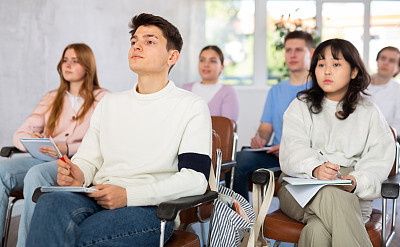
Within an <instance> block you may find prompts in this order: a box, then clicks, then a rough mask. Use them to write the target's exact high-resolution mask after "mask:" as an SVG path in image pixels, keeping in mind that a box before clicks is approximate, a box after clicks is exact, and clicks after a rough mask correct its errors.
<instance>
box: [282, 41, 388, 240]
mask: <svg viewBox="0 0 400 247" xmlns="http://www.w3.org/2000/svg"><path fill="white" fill-rule="evenodd" d="M310 76H311V79H312V87H311V88H310V89H308V90H305V91H302V92H300V93H299V94H298V95H297V98H296V99H295V100H293V102H292V103H291V104H290V106H289V108H288V109H287V111H286V112H285V115H284V118H283V134H282V141H281V147H280V155H279V161H280V164H281V169H282V171H283V173H285V174H286V175H289V176H292V177H301V178H309V179H312V178H317V179H320V180H334V179H338V178H341V179H349V180H351V181H352V185H340V186H335V185H327V186H324V187H323V188H322V189H320V190H319V191H318V192H317V194H316V195H315V196H314V197H313V198H312V199H311V200H310V201H309V202H308V203H307V204H306V205H305V206H304V208H303V207H301V206H300V205H299V204H298V203H297V201H296V200H295V199H294V198H293V196H292V195H291V194H290V193H289V192H288V190H287V189H286V187H285V185H286V184H287V183H286V182H283V181H282V179H280V183H281V184H282V185H283V186H282V188H281V189H280V190H279V192H278V197H279V200H280V207H281V210H282V211H283V212H284V213H285V214H286V215H288V216H289V217H291V218H293V219H295V220H297V221H300V222H302V223H304V224H306V226H305V227H304V229H303V230H302V232H301V236H300V240H299V246H372V245H371V242H370V240H369V237H368V234H367V231H366V230H365V223H366V222H367V221H368V220H369V217H370V215H371V212H372V200H373V199H376V198H378V197H380V188H381V183H382V182H383V180H384V179H386V178H387V176H388V174H389V172H390V170H391V168H392V165H393V161H394V156H395V144H394V138H393V135H392V132H391V130H390V128H389V126H388V124H387V123H386V121H385V120H384V117H383V116H382V114H381V113H380V111H379V110H378V109H377V107H376V106H375V105H374V104H372V103H371V102H370V101H368V100H367V99H365V98H364V97H363V96H362V94H364V92H365V90H366V88H367V86H368V84H369V83H370V81H371V79H370V76H369V75H368V73H367V70H366V69H365V66H364V64H363V62H362V60H361V58H360V55H359V53H358V51H357V49H356V48H355V47H354V46H353V45H352V44H351V43H350V42H348V41H346V40H341V39H331V40H327V41H325V42H323V43H321V44H320V45H319V46H318V47H317V48H316V49H315V52H314V54H313V57H312V59H311V66H310ZM282 176H284V175H282Z"/></svg>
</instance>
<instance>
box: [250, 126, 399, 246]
mask: <svg viewBox="0 0 400 247" xmlns="http://www.w3.org/2000/svg"><path fill="white" fill-rule="evenodd" d="M391 129H392V133H393V136H394V139H395V141H396V136H397V135H396V131H395V130H394V129H393V128H391ZM399 151H400V148H399V143H398V142H397V141H396V154H395V162H394V164H393V168H392V170H391V172H390V175H389V178H388V179H386V180H385V181H384V182H383V183H382V188H381V196H382V211H380V210H379V209H376V208H374V209H373V210H372V215H371V219H370V220H369V222H367V223H366V224H365V227H366V229H367V232H368V235H369V237H370V239H371V242H372V245H373V246H374V247H387V246H389V245H390V242H391V241H392V239H393V237H394V235H395V233H396V232H395V226H396V215H397V207H396V202H397V198H398V196H399V188H400V174H399ZM252 181H253V182H255V183H258V184H263V185H266V184H268V181H269V173H267V172H265V171H262V170H257V171H255V172H254V173H253V178H252ZM388 199H392V204H393V208H392V217H391V220H389V221H388V215H387V200H388ZM304 226H305V225H304V224H303V223H301V222H298V221H296V220H293V219H291V218H289V217H288V216H286V215H285V214H284V213H283V212H282V211H281V210H280V209H278V210H276V211H274V212H272V213H269V214H267V216H266V217H265V221H264V236H265V237H266V238H268V239H273V240H275V244H274V247H276V246H279V245H280V243H281V242H289V243H295V244H297V242H298V241H299V238H300V233H301V231H302V229H303V228H304ZM388 228H389V229H390V230H389V232H387V229H388Z"/></svg>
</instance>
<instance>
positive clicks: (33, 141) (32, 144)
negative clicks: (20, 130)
mask: <svg viewBox="0 0 400 247" xmlns="http://www.w3.org/2000/svg"><path fill="white" fill-rule="evenodd" d="M21 143H22V145H24V147H25V148H26V150H27V151H28V152H29V153H30V154H31V155H32V157H34V158H36V159H40V160H43V161H53V160H56V159H55V158H53V157H51V156H49V155H46V154H44V153H42V152H40V151H39V147H53V148H54V149H55V150H56V152H57V154H58V156H59V157H61V153H60V150H58V148H57V146H56V145H55V143H54V142H53V141H52V140H51V139H50V138H22V139H21Z"/></svg>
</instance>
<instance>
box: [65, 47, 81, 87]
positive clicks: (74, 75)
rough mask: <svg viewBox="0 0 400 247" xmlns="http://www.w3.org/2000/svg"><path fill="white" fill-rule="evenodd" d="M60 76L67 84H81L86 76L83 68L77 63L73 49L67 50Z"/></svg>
mask: <svg viewBox="0 0 400 247" xmlns="http://www.w3.org/2000/svg"><path fill="white" fill-rule="evenodd" d="M61 70H62V75H63V77H64V79H65V80H66V81H68V82H69V83H83V80H84V79H85V76H86V71H85V68H83V66H82V65H81V64H80V63H79V61H78V57H77V56H76V54H75V50H74V49H67V50H66V51H65V54H64V60H63V63H62V65H61Z"/></svg>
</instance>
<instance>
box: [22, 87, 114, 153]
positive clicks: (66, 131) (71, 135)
mask: <svg viewBox="0 0 400 247" xmlns="http://www.w3.org/2000/svg"><path fill="white" fill-rule="evenodd" d="M107 93H109V91H108V90H106V89H97V90H95V91H94V96H95V101H94V103H93V105H92V107H91V108H89V110H88V111H87V113H86V114H85V117H84V118H83V119H79V120H78V121H77V120H75V116H76V113H75V111H74V109H73V108H72V106H71V103H70V101H69V99H68V95H67V94H66V93H65V95H64V104H63V109H62V113H61V116H60V119H59V121H58V124H57V126H56V128H55V130H54V133H53V135H52V138H53V140H54V142H55V143H66V144H67V145H68V155H69V156H72V155H74V154H75V153H76V151H77V150H78V147H79V145H80V144H81V142H82V139H83V137H84V135H85V133H86V131H87V129H88V128H89V122H90V117H91V116H92V114H93V111H94V108H95V107H96V105H97V103H98V102H99V101H100V100H101V99H102V98H103V96H104V95H105V94H107ZM56 95H57V91H56V90H53V91H50V92H48V93H47V94H46V95H45V96H44V97H43V98H42V99H41V100H40V102H39V104H38V105H37V106H36V108H35V109H34V110H33V113H32V114H31V115H30V116H29V117H28V118H27V119H26V121H25V123H24V124H23V125H22V126H21V127H19V129H18V130H17V132H15V134H14V146H16V147H17V148H18V149H20V150H22V151H26V150H25V148H24V146H23V145H22V143H21V142H20V139H22V138H30V137H31V135H32V133H33V132H34V131H37V132H40V133H42V132H44V127H45V123H46V121H47V119H48V118H49V116H50V110H49V111H48V109H49V106H50V105H51V104H52V103H53V101H54V98H55V97H56Z"/></svg>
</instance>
